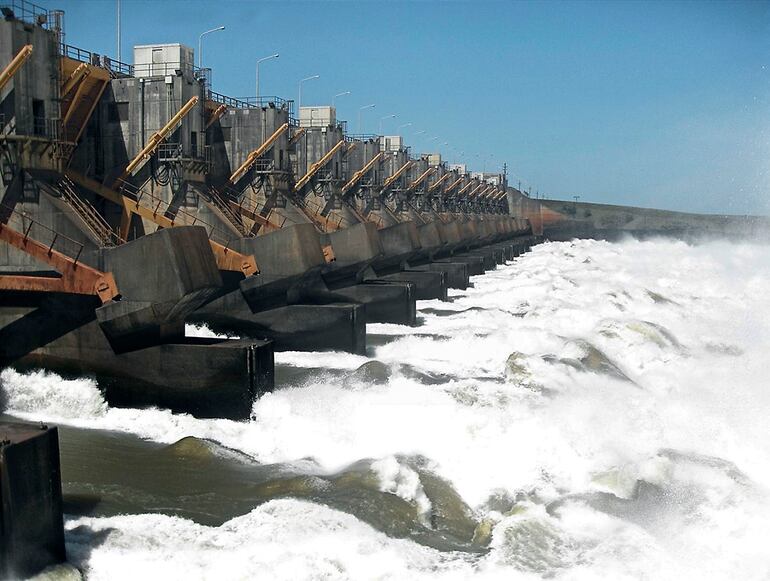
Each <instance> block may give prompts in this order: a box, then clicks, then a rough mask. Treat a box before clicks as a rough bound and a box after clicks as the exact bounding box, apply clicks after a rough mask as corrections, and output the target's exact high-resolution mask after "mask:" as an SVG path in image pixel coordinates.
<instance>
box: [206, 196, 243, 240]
mask: <svg viewBox="0 0 770 581" xmlns="http://www.w3.org/2000/svg"><path fill="white" fill-rule="evenodd" d="M209 200H210V201H211V203H212V204H213V205H214V207H215V208H216V209H217V210H218V211H219V212H220V213H221V214H222V215H223V216H224V217H225V220H227V222H228V223H230V224H231V225H232V226H233V227H234V228H235V229H236V230H237V231H238V233H239V234H240V235H241V236H243V237H244V238H247V237H249V236H250V233H249V230H248V228H246V226H245V225H244V223H243V221H242V220H241V217H240V216H239V215H237V214H236V213H235V212H233V210H232V209H231V208H230V204H229V203H228V202H227V201H226V200H225V198H224V196H223V195H222V194H220V193H219V192H218V191H217V190H216V189H214V188H209Z"/></svg>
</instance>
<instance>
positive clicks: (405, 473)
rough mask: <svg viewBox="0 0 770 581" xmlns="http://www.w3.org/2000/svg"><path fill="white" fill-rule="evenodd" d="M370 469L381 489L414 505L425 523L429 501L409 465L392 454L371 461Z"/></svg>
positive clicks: (429, 506) (429, 507)
mask: <svg viewBox="0 0 770 581" xmlns="http://www.w3.org/2000/svg"><path fill="white" fill-rule="evenodd" d="M372 470H374V473H375V474H376V475H377V477H378V478H379V480H380V490H381V491H383V492H389V493H390V494H395V495H396V496H398V497H400V498H403V499H404V500H406V501H407V502H411V503H413V504H414V505H416V506H417V508H418V510H419V511H420V515H421V516H422V517H423V519H424V520H425V521H426V523H427V521H428V515H429V513H430V510H431V502H430V500H429V499H428V496H427V495H426V494H425V490H424V489H423V487H422V482H420V475H419V474H417V472H415V471H414V470H412V469H411V468H410V467H409V466H404V465H403V464H401V463H400V462H399V461H398V460H397V459H396V458H395V457H393V456H388V457H386V458H382V459H380V460H377V461H376V462H372Z"/></svg>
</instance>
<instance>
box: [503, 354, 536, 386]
mask: <svg viewBox="0 0 770 581" xmlns="http://www.w3.org/2000/svg"><path fill="white" fill-rule="evenodd" d="M526 359H527V356H526V355H524V353H521V352H519V351H514V352H513V353H511V354H510V355H509V356H508V359H507V360H506V361H505V376H506V378H508V379H515V380H520V379H526V378H528V377H530V376H531V375H532V374H531V373H530V371H529V369H527V366H526V365H525V363H524V362H525V361H526Z"/></svg>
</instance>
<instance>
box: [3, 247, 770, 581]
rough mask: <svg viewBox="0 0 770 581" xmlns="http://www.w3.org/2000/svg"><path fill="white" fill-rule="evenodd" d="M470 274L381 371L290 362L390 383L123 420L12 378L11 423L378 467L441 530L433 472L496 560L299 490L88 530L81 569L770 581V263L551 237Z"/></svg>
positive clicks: (381, 353)
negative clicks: (221, 514) (232, 409)
mask: <svg viewBox="0 0 770 581" xmlns="http://www.w3.org/2000/svg"><path fill="white" fill-rule="evenodd" d="M472 281H473V287H472V288H469V289H468V290H466V291H450V298H451V302H448V303H446V302H440V301H424V302H420V303H419V305H418V307H419V309H420V312H419V316H420V319H421V324H420V325H419V326H418V327H413V328H409V327H402V326H398V325H369V326H368V329H367V330H368V332H369V333H372V334H377V335H380V336H386V340H384V341H382V344H381V345H380V346H378V347H376V348H375V349H374V350H373V352H372V353H371V354H370V355H371V356H370V357H363V356H357V355H350V354H340V353H295V352H292V353H279V354H277V355H276V361H277V363H278V364H281V365H288V366H297V367H308V368H317V367H324V368H328V369H331V370H341V371H346V372H347V371H353V370H355V369H356V368H358V367H359V366H361V365H362V364H364V363H367V362H368V361H372V360H377V361H379V362H382V363H383V364H385V365H386V366H387V369H388V371H389V374H390V375H389V377H388V378H387V379H386V380H385V381H384V382H383V383H380V384H370V383H363V382H361V381H356V380H355V379H353V380H346V381H342V380H340V374H339V373H337V374H331V373H330V374H323V373H320V374H313V375H311V377H310V378H309V379H307V380H306V381H303V382H302V384H301V385H298V386H294V387H290V388H283V389H281V388H279V389H277V390H276V391H275V392H274V393H271V394H266V395H264V396H262V397H261V398H260V399H259V400H257V401H256V402H255V403H254V408H253V413H252V419H251V421H248V422H233V421H228V420H199V419H195V418H192V417H190V416H186V415H173V414H170V413H169V412H167V411H164V410H135V409H117V408H111V407H109V406H108V405H107V404H106V403H105V402H104V400H103V398H102V396H101V394H100V392H99V390H98V386H97V385H96V384H95V383H94V382H93V381H92V380H90V379H87V378H82V379H77V380H62V379H61V378H58V377H57V376H55V375H51V374H45V373H42V372H39V373H31V374H24V375H22V374H18V373H16V372H14V371H13V370H10V369H8V370H5V371H3V372H2V374H0V406H2V407H1V408H0V409H4V411H5V412H6V413H8V414H12V415H14V416H17V417H21V418H24V419H32V420H42V421H46V422H54V423H60V424H64V425H72V426H79V427H83V428H102V429H109V430H117V431H124V432H129V433H132V434H136V435H138V436H140V437H142V438H146V439H150V440H154V441H158V442H165V443H169V444H170V443H173V442H176V441H177V440H180V439H181V438H184V437H187V436H195V437H197V438H206V439H210V440H214V441H216V442H218V443H220V444H222V445H223V446H226V447H229V448H232V449H235V450H238V451H241V452H243V453H245V454H248V455H249V456H251V457H252V458H253V459H255V460H256V461H258V462H260V463H288V464H292V463H294V464H297V463H302V462H308V461H311V462H312V463H313V466H314V467H315V468H314V470H315V471H316V472H317V473H328V474H331V473H334V472H337V471H340V470H344V469H345V468H346V467H348V466H350V465H352V464H354V463H356V462H359V461H361V460H367V461H369V462H371V467H370V470H371V472H372V474H373V475H374V476H375V477H376V478H377V479H378V482H379V490H380V491H381V492H382V493H385V494H392V495H396V496H398V497H399V498H401V499H403V500H404V501H406V502H407V503H410V504H412V505H414V507H415V510H416V511H417V513H418V514H419V515H420V517H419V518H420V519H421V522H423V523H424V525H425V526H426V527H430V526H432V525H431V523H432V522H433V521H432V520H431V518H432V516H431V515H433V513H435V510H436V509H435V507H434V506H433V504H432V501H431V499H430V498H429V496H428V495H426V492H425V489H424V486H423V485H424V484H425V483H424V482H423V481H422V480H421V478H423V477H422V476H421V474H422V472H421V471H420V470H423V468H424V470H426V471H430V472H431V473H433V474H436V475H437V476H439V477H441V478H442V479H444V480H445V481H446V482H448V483H449V484H451V486H452V487H453V489H454V490H455V491H456V493H457V494H458V495H459V496H460V497H461V498H462V500H463V501H464V502H465V503H466V504H467V505H468V507H469V508H470V510H471V511H472V512H473V518H474V519H475V522H476V523H477V527H476V531H475V532H474V542H476V541H477V540H478V541H479V546H480V547H481V548H482V550H480V551H478V552H463V551H441V550H437V549H435V548H430V547H428V546H425V545H424V544H421V543H419V542H416V541H415V540H412V539H409V538H393V537H391V536H388V535H386V534H385V533H383V532H381V531H379V530H376V529H375V528H373V527H372V526H370V525H369V524H366V523H364V522H362V521H361V520H359V519H357V518H356V517H355V516H354V515H351V514H348V513H346V512H343V511H341V510H336V509H333V508H330V507H328V506H325V505H323V504H321V503H317V502H312V501H308V500H307V499H297V498H280V499H276V500H271V501H269V502H267V503H265V504H261V505H260V506H258V507H256V508H254V510H252V511H251V512H249V513H247V514H245V515H243V516H239V517H236V518H234V519H232V520H229V521H228V522H226V523H224V524H223V525H221V526H219V527H209V526H203V525H200V524H197V523H195V522H192V521H190V520H186V519H181V518H178V517H171V516H164V515H150V514H140V515H118V516H112V517H74V516H73V517H69V518H68V519H67V521H66V529H67V549H68V553H69V555H70V559H71V561H72V562H73V563H74V564H75V565H76V566H78V567H80V568H81V569H83V570H85V571H86V572H87V573H88V575H89V578H93V579H120V578H125V579H135V578H137V577H141V576H144V577H146V578H164V579H176V578H179V579H182V578H183V579H206V578H209V579H210V578H222V579H225V578H228V579H229V578H253V577H254V576H263V577H264V578H271V579H306V578H325V579H326V578H329V579H356V580H357V579H423V578H424V579H433V578H442V579H444V578H449V579H455V578H456V579H465V578H469V577H479V578H501V579H502V578H505V579H518V578H522V579H529V578H532V579H537V578H542V577H550V578H557V579H597V578H604V579H640V578H650V579H767V578H768V576H770V558H769V557H768V551H767V548H766V544H767V543H766V540H767V539H768V538H770V437H769V436H770V429H768V421H767V417H766V416H767V412H768V410H770V389H769V388H770V386H769V385H768V384H769V383H770V381H768V376H769V374H768V371H767V355H768V353H770V349H769V348H770V306H769V305H768V297H770V248H768V247H767V246H761V245H752V244H749V243H745V244H734V243H727V242H711V243H704V244H701V245H688V244H685V243H683V242H676V241H670V240H653V241H645V242H639V241H635V240H628V241H625V242H621V243H607V242H598V241H592V240H587V241H573V242H564V243H546V244H542V245H539V246H536V247H534V248H533V249H532V251H531V252H529V253H527V254H526V255H524V256H521V257H519V258H517V259H516V260H515V261H514V262H512V263H508V264H507V265H504V266H500V267H498V269H497V270H495V271H491V272H488V273H486V274H484V275H481V276H478V277H474V278H473V279H472ZM353 377H355V376H353ZM416 459H419V462H418V460H416ZM418 464H419V466H420V467H421V468H420V470H416V469H415V466H416V465H418ZM433 516H435V515H433ZM479 539H480V540H479Z"/></svg>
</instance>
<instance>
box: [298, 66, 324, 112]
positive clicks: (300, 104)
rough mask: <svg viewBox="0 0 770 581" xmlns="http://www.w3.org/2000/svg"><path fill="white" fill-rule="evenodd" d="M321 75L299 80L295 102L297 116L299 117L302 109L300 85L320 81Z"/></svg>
mask: <svg viewBox="0 0 770 581" xmlns="http://www.w3.org/2000/svg"><path fill="white" fill-rule="evenodd" d="M320 78H321V75H312V76H310V77H305V78H304V79H301V80H300V82H299V99H298V101H297V114H298V115H301V113H300V111H301V109H302V83H304V82H305V81H312V80H313V79H320Z"/></svg>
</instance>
